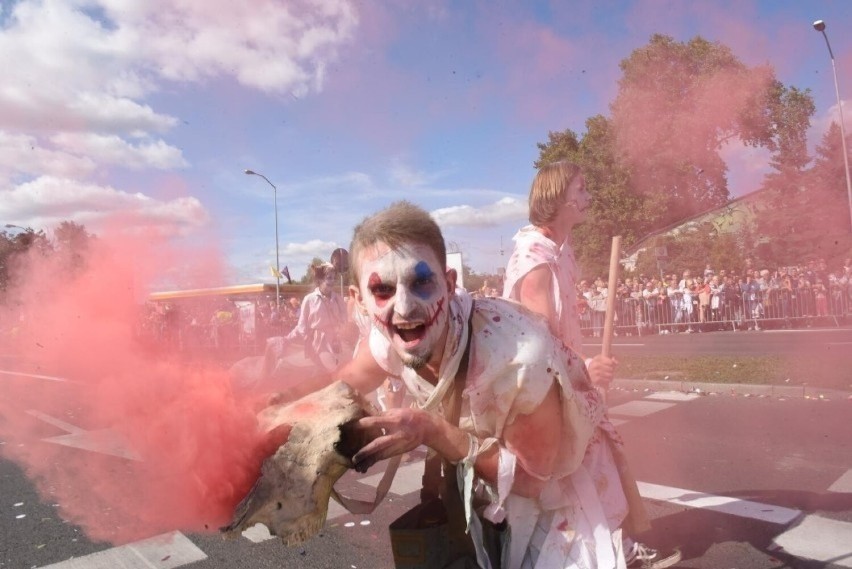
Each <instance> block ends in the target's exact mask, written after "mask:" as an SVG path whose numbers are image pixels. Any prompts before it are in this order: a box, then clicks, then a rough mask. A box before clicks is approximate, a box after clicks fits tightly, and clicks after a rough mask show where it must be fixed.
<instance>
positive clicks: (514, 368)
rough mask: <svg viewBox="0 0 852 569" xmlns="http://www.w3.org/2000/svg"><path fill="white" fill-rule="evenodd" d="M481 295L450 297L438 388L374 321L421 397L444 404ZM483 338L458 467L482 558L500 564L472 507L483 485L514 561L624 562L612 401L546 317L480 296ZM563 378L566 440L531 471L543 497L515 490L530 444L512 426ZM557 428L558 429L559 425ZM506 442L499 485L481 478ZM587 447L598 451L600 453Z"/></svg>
mask: <svg viewBox="0 0 852 569" xmlns="http://www.w3.org/2000/svg"><path fill="white" fill-rule="evenodd" d="M471 307H472V301H471V298H470V296H469V295H468V294H467V293H466V292H464V291H457V294H456V295H455V296H454V297H452V298H451V299H450V302H449V333H448V335H447V343H446V347H445V351H444V358H443V361H442V362H441V368H440V371H439V381H438V383H437V385H435V386H433V385H431V384H430V383H429V382H427V381H425V380H424V379H423V378H421V377H420V376H419V375H418V374H417V372H416V371H415V370H413V369H411V368H407V367H404V366H403V365H402V363H401V361H400V359H399V357H398V355H397V354H396V352H395V351H394V350H393V349H392V347H391V346H390V344H389V342H388V340H387V338H386V337H385V336H383V335H382V334H381V333H380V332H379V331H378V330H377V329H375V328H373V330H372V331H371V333H370V337H369V346H370V351H371V352H372V354H373V356H374V358H375V359H376V361H377V362H378V363H379V364H380V365H381V366H382V367H383V368H384V369H385V370H386V371H387V372H388V373H389V374H393V375H398V376H401V377H402V379H403V381H404V382H405V385H406V387H407V389H408V391H409V392H410V393H411V394H412V395H413V397H414V398H415V400H416V404H417V405H418V406H419V407H420V408H422V409H425V410H429V411H433V412H436V413H439V412H441V405H442V402H444V403H447V402H448V401H445V400H448V399H449V398H448V397H446V395H447V392H448V390H449V388H450V386H451V385H452V383H453V381H454V378H455V376H456V371H457V369H458V366H459V363H460V360H461V359H462V355H463V352H464V347H465V346H466V345H467V337H468V333H469V330H468V318H469V316H470V312H471ZM471 323H472V326H473V338H472V341H471V348H470V355H469V358H470V364H469V368H468V370H469V371H468V374H467V382H466V385H465V389H464V395H463V403H462V413H461V419H460V422H459V426H460V427H461V428H462V429H463V430H465V431H467V432H468V433H469V434H470V435H472V436H471V446H470V452H469V454H468V456H467V457H466V458H465V459H464V460H463V461H461V462H460V464H459V468H458V469H457V472H458V475H459V488H460V489H463V492H464V496H463V501H464V502H465V504H467V508H468V522H469V524H470V530H471V532H472V533H473V536H474V539H473V541H474V543H475V544H476V545H477V548H478V551H477V556H478V561H479V564H480V565H481V566H482V567H490V564H489V562H488V560H487V556H486V555H485V552H484V550H483V549H482V548H481V543H482V539H481V526H480V522H479V519H478V518H477V515H476V512H473V511H471V504H472V496H473V494H474V492H479V493H480V494H482V493H484V494H485V495H486V497H487V501H488V505H487V507H486V508H485V510H484V512H482V514H483V515H484V517H485V518H487V519H489V520H491V521H493V522H495V523H499V522H501V521H503V520H505V521H507V522H508V524H509V528H510V530H509V531H508V532H506V534H504V535H508V543H507V544H506V545H505V546H504V555H503V566H504V567H512V568H517V567H524V568H527V567H541V568H548V569H553V568H568V567H572V568H573V567H577V568H583V569H587V568H588V569H591V568H595V567H620V568H623V567H624V559H623V554H622V552H621V539H620V531H618V530H617V529H616V528H618V527H619V525H620V523H621V521H622V519H623V517H624V515H625V512H626V503H625V500H624V495H623V493H622V492H621V486H620V484H619V481H618V474H617V472H616V470H615V466H614V464H613V460H612V456H611V454H610V453H609V451H608V449H607V445H604V444H601V442H600V441H601V435H600V430H599V429H598V425H599V423H600V422H601V420H602V418H603V417H604V413H605V406H604V404H603V401H602V398H601V397H600V395H599V394H598V393H597V391H596V390H594V389H592V388H586V387H583V386H588V385H589V383H588V377H587V375H586V371H585V368H584V366H583V364H582V362H581V361H580V359H579V357H578V356H577V355H576V354H575V353H574V352H572V351H570V350H569V349H568V348H566V347H564V346H562V345H560V343H559V342H554V341H552V340H551V335H550V334H549V332H547V328H546V325H545V322H544V320H543V319H542V318H540V317H538V316H537V315H535V314H533V313H532V312H530V311H528V310H526V309H525V308H523V307H521V306H520V305H519V304H517V303H514V302H510V301H506V300H503V299H483V300H477V301H476V305H475V309H474V314H473V317H472V319H471ZM554 382H557V383H558V385H559V387H560V388H561V389H560V395H561V400H562V413H563V417H562V425H561V429H562V445H561V448H560V449H559V454H558V457H557V460H556V461H555V462H554V466H553V469H552V471H551V472H530V471H529V470H528V469H527V468H524V470H525V471H526V472H527V473H528V474H530V475H532V476H535V477H536V478H539V479H541V480H544V481H546V484H545V489H544V490H543V492H542V493H541V495H540V496H539V497H538V498H537V499H530V498H524V497H522V496H519V495H516V494H512V493H511V489H512V485H513V481H514V477H515V469H516V468H523V465H524V464H525V460H524V457H525V453H530V452H535V449H534V448H532V447H534V444H531V445H530V448H512V449H509V448H506V446H505V445H504V441H503V433H504V429H505V428H506V426H508V425H510V424H511V423H512V421H514V419H515V418H516V417H517V416H518V415H524V414H529V413H531V412H532V411H533V410H535V409H536V408H537V407H538V405H540V404H541V402H542V401H543V400H544V398H545V396H546V395H547V393H548V391H549V390H550V388H551V386H552V385H553V383H554ZM554 428H557V427H556V426H554ZM493 445H497V446H498V447H499V456H500V459H499V473H498V480H497V483H496V485H488V484H486V483H484V482H483V481H481V480H479V479H477V478H476V476H475V474H474V470H473V464H474V462H475V460H476V456H477V454H478V453H480V452H482V451H484V450H486V449H487V448H489V447H492V446H493ZM587 449H595V450H594V451H593V452H592V453H591V454H588V453H587Z"/></svg>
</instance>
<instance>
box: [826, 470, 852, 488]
mask: <svg viewBox="0 0 852 569" xmlns="http://www.w3.org/2000/svg"><path fill="white" fill-rule="evenodd" d="M828 491H829V492H850V493H852V470H847V471H846V472H845V473H844V474H843V476H841V477H840V478H838V479H837V480H835V481H834V484H832V485H831V486H829V487H828Z"/></svg>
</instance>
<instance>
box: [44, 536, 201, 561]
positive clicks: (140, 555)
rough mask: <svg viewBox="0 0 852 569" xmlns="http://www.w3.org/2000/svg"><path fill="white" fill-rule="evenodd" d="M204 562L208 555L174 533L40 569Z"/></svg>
mask: <svg viewBox="0 0 852 569" xmlns="http://www.w3.org/2000/svg"><path fill="white" fill-rule="evenodd" d="M204 559H207V555H206V554H205V553H204V552H203V551H201V550H200V549H199V548H198V547H197V546H196V545H195V544H194V543H192V542H191V541H190V540H189V538H187V537H186V536H185V535H183V534H182V533H180V532H178V531H175V532H171V533H166V534H163V535H158V536H155V537H152V538H149V539H144V540H142V541H137V542H135V543H128V544H127V545H122V546H120V547H113V548H112V549H106V550H104V551H98V552H97V553H92V554H91V555H86V556H83V557H74V558H72V559H68V560H66V561H61V562H59V563H54V564H52V565H46V566H44V567H42V569H115V568H116V567H121V568H122V569H175V568H176V567H181V566H183V565H189V564H190V563H195V562H196V561H203V560H204Z"/></svg>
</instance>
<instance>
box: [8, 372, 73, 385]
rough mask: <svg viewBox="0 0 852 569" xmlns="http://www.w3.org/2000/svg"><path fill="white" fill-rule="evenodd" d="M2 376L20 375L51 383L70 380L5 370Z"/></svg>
mask: <svg viewBox="0 0 852 569" xmlns="http://www.w3.org/2000/svg"><path fill="white" fill-rule="evenodd" d="M0 375H20V376H22V377H34V378H36V379H47V380H49V381H61V382H67V381H68V380H67V379H65V378H64V377H54V376H52V375H38V374H36V373H24V372H22V371H10V370H5V369H0Z"/></svg>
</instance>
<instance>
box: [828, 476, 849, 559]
mask: <svg viewBox="0 0 852 569" xmlns="http://www.w3.org/2000/svg"><path fill="white" fill-rule="evenodd" d="M828 491H829V492H850V493H852V470H847V471H846V472H845V473H844V474H843V476H841V477H840V478H838V479H837V480H835V481H834V484H832V485H831V486H829V487H828ZM850 543H852V541H850Z"/></svg>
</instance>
